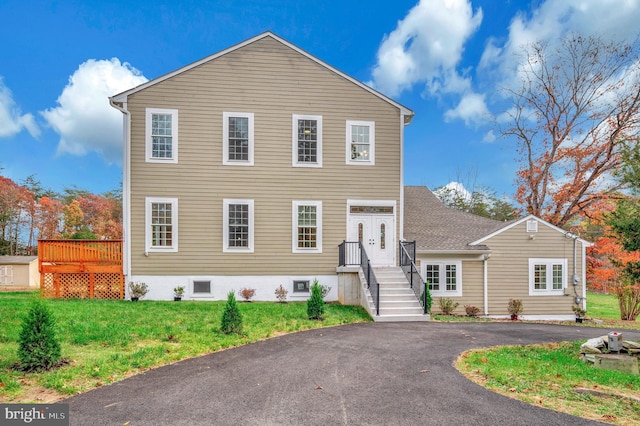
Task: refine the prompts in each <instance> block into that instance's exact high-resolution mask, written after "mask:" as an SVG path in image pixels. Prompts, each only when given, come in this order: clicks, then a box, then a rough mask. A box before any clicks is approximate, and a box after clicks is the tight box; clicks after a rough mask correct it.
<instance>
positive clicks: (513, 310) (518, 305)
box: [507, 299, 522, 320]
mask: <svg viewBox="0 0 640 426" xmlns="http://www.w3.org/2000/svg"><path fill="white" fill-rule="evenodd" d="M507 311H508V312H509V313H510V314H511V319H514V320H515V319H518V315H519V314H521V313H522V300H520V299H509V304H508V305H507Z"/></svg>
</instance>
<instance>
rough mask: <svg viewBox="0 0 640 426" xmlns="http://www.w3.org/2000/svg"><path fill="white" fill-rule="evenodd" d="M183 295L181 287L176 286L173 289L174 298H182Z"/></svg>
mask: <svg viewBox="0 0 640 426" xmlns="http://www.w3.org/2000/svg"><path fill="white" fill-rule="evenodd" d="M183 294H184V287H183V286H181V285H180V286H178V287H176V288H174V289H173V296H174V297H182V295H183Z"/></svg>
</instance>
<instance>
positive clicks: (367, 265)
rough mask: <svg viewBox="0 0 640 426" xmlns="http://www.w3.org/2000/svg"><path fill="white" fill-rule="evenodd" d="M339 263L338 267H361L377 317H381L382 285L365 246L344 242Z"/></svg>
mask: <svg viewBox="0 0 640 426" xmlns="http://www.w3.org/2000/svg"><path fill="white" fill-rule="evenodd" d="M338 263H339V265H338V266H358V265H359V266H360V269H362V272H363V273H364V277H365V280H366V281H367V289H368V290H369V293H371V298H372V299H373V304H374V306H375V311H376V315H380V283H378V279H377V278H376V274H375V272H374V271H373V267H372V266H371V261H370V260H369V256H368V255H367V251H366V250H365V249H364V246H363V245H362V244H361V243H360V242H359V241H358V242H353V241H343V242H342V243H341V244H340V245H338Z"/></svg>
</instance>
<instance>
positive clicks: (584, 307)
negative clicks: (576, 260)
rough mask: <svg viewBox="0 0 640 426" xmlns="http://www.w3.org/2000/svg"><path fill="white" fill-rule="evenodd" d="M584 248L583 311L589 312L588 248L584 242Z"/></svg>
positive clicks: (581, 243) (582, 244)
mask: <svg viewBox="0 0 640 426" xmlns="http://www.w3.org/2000/svg"><path fill="white" fill-rule="evenodd" d="M580 245H581V246H582V303H583V305H582V309H584V310H585V311H586V310H587V247H586V246H585V244H584V243H583V242H580Z"/></svg>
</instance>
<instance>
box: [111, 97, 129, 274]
mask: <svg viewBox="0 0 640 426" xmlns="http://www.w3.org/2000/svg"><path fill="white" fill-rule="evenodd" d="M109 104H110V105H111V106H112V107H113V108H115V109H117V110H118V111H120V112H121V113H122V114H124V116H123V120H122V121H123V126H122V142H123V143H122V148H123V149H122V175H123V177H122V239H123V241H124V244H123V247H122V250H123V251H124V253H123V256H122V261H123V262H122V273H123V274H124V276H125V282H126V281H127V279H128V277H130V276H131V238H130V235H129V233H130V232H131V213H130V210H131V209H130V208H129V206H130V205H131V179H130V176H131V164H130V161H129V155H130V154H129V153H130V152H131V150H130V148H131V113H130V112H129V110H127V99H126V97H125V98H124V99H122V98H119V99H116V96H113V97H110V98H109Z"/></svg>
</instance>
